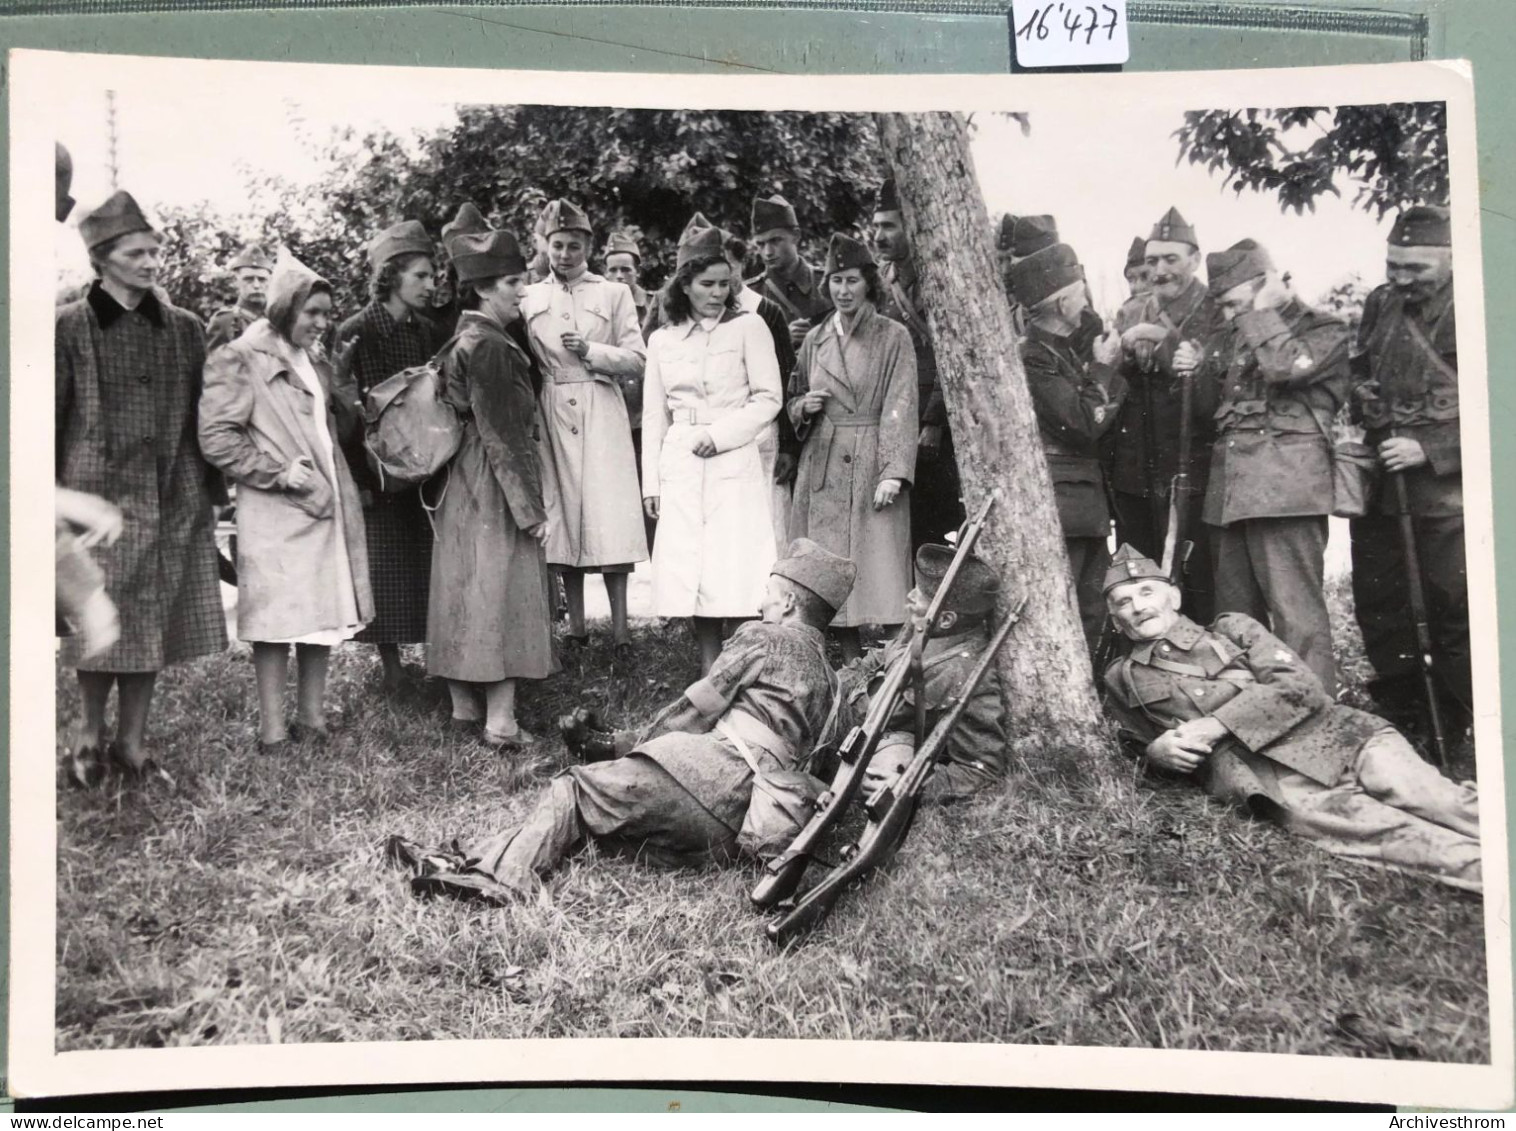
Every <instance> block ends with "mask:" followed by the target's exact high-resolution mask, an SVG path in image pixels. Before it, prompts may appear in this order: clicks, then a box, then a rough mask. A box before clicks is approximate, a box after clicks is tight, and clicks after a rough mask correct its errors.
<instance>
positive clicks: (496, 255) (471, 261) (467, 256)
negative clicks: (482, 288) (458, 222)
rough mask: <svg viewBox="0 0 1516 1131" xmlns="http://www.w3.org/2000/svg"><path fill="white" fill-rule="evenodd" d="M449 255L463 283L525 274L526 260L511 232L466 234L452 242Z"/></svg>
mask: <svg viewBox="0 0 1516 1131" xmlns="http://www.w3.org/2000/svg"><path fill="white" fill-rule="evenodd" d="M447 251H448V254H449V255H450V256H452V259H453V270H454V271H456V272H457V273H458V281H459V282H460V283H474V282H478V281H479V280H481V279H495V278H499V277H500V276H501V275H525V274H526V257H525V256H523V255H522V254H521V245H520V244H519V243H518V242H517V241H516V237H515V236H513V235H511V234H510V233H509V232H464V233H462V234H461V235H456V236H454V237H453V238H452V240H451V242H449V243H448V245H447Z"/></svg>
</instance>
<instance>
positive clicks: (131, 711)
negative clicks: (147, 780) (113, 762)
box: [116, 672, 158, 766]
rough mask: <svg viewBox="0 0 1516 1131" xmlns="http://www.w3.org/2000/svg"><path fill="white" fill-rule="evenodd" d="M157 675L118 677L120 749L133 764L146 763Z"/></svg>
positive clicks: (117, 737)
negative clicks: (148, 721) (148, 718)
mask: <svg viewBox="0 0 1516 1131" xmlns="http://www.w3.org/2000/svg"><path fill="white" fill-rule="evenodd" d="M157 682H158V673H157V672H118V673H117V675H116V696H117V698H116V748H117V749H118V750H119V751H120V752H121V755H122V756H123V757H124V758H125V759H126V760H127V761H128V762H130V763H131V764H132V765H134V766H138V765H141V764H142V761H143V759H144V758H146V757H147V755H146V754H145V753H144V751H143V745H144V742H145V740H146V736H147V716H148V711H149V710H151V708H152V705H153V688H154V686H156V684H157Z"/></svg>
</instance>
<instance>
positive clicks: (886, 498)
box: [874, 479, 904, 511]
mask: <svg viewBox="0 0 1516 1131" xmlns="http://www.w3.org/2000/svg"><path fill="white" fill-rule="evenodd" d="M902 486H904V483H903V482H902V481H901V480H899V479H885V480H882V481H881V482H880V484H879V486H877V487H875V488H874V509H875V510H876V511H882V510H884V508H885V507H887V506H889V505H890V504H891V503H893V502H894V501H895V500H896V499H898V498H899V497H900V488H901V487H902Z"/></svg>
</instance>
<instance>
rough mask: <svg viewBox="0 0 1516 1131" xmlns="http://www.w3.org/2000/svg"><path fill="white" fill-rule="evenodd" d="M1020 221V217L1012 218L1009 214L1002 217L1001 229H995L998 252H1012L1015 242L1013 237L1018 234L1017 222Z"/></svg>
mask: <svg viewBox="0 0 1516 1131" xmlns="http://www.w3.org/2000/svg"><path fill="white" fill-rule="evenodd" d="M1018 219H1020V217H1018V216H1012V215H1011V214H1010V213H1009V212H1007V213H1006V214H1005V215H1004V216H1002V217H1000V227H998V228H996V229H995V250H996V251H1010V250H1011V245H1012V243H1013V242H1014V239H1013V237H1014V236H1015V234H1016V221H1017V220H1018Z"/></svg>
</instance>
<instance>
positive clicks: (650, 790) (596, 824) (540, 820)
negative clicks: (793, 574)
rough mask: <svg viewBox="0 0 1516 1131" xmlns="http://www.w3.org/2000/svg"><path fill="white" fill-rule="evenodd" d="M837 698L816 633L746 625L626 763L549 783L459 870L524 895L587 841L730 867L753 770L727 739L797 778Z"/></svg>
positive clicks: (767, 767) (575, 771)
mask: <svg viewBox="0 0 1516 1131" xmlns="http://www.w3.org/2000/svg"><path fill="white" fill-rule="evenodd" d="M836 701H837V682H836V677H835V676H834V675H833V674H832V670H831V668H830V667H829V666H828V664H827V662H826V655H825V640H824V638H823V637H822V634H821V633H820V632H819V631H817V630H816V629H814V628H811V627H810V626H809V625H805V624H799V623H790V624H767V623H764V622H762V621H749V622H748V623H746V624H744V625H742V626H741V627H740V628H739V629H738V630H737V631H736V632H734V633H733V634H732V636H731V638H730V639H728V640H727V642H726V644H725V646H724V647H723V648H722V650H721V655H720V656H719V657H717V659H716V663H715V664H714V665H713V666H712V667H711V670H710V672H709V673H708V674H707V675H706V676H705V677H704V678H703V679H701V680H699V681H697V682H696V683H693V684H691V685H690V687H689V688H688V689H687V690H686V691H685V693H684V695H682V696H681V697H680V698H679V699H678V700H676V701H675V702H674V703H672V704H671V705H670V706H668V707H667V708H665V709H664V710H663V711H662V712H661V713H660V714H659V715H658V716H657V717H656V718H655V719H654V720H653V722H652V724H651V725H650V726H649V728H648V731H647V735H646V737H644V738H643V740H642V741H641V742H639V743H637V744H636V745H635V747H634V749H633V750H632V752H631V753H630V754H628V755H626V756H625V757H623V758H617V759H616V760H614V761H610V762H601V763H597V764H595V765H590V766H573V767H571V768H569V769H568V770H566V771H564V772H563V773H561V774H559V775H558V776H557V777H556V778H554V779H553V782H552V784H551V785H550V786H549V787H548V790H547V793H546V794H545V795H544V796H543V797H542V799H541V801H539V803H538V804H537V807H536V808H535V809H534V810H533V811H532V813H531V815H530V816H528V818H527V820H526V822H525V823H524V824H523V825H522V826H521V827H520V828H519V829H517V830H513V831H511V832H509V833H505V834H502V835H499V836H496V837H493V838H491V839H489V840H487V841H484V842H482V843H480V844H478V845H477V846H474V847H472V848H470V849H468V850H467V852H466V856H467V857H468V866H469V868H470V869H471V870H473V871H476V872H481V873H483V874H485V875H487V876H489V877H491V878H492V879H494V880H495V881H496V882H497V883H500V884H502V885H504V886H505V887H506V888H508V889H510V890H511V891H514V892H517V893H528V892H530V891H531V889H532V887H533V884H534V882H535V881H534V877H544V876H546V875H548V874H549V873H550V872H552V871H553V870H554V869H555V868H557V867H558V865H559V864H561V863H562V862H563V860H564V859H566V858H567V857H568V856H569V855H570V854H571V853H572V852H573V851H575V849H577V848H578V846H579V845H580V844H582V843H583V842H584V841H585V840H586V839H590V838H593V839H594V840H595V841H596V843H597V844H598V845H599V846H600V847H601V848H602V849H603V850H610V851H615V852H620V853H624V854H627V855H632V856H635V857H636V858H637V859H639V860H641V861H645V862H647V863H652V864H658V865H664V866H675V865H692V864H702V863H708V862H712V861H720V860H725V859H730V858H732V857H733V856H735V855H736V849H737V834H738V833H739V832H740V831H741V828H742V822H743V817H744V815H745V814H746V812H747V808H748V804H749V802H750V800H751V798H752V792H753V771H752V769H751V768H750V767H749V765H748V762H747V760H746V759H745V758H744V757H743V756H742V754H741V753H740V752H739V750H738V748H737V745H736V743H735V742H734V741H733V740H732V738H730V737H729V734H730V733H736V734H737V735H738V737H740V738H741V739H742V741H743V742H744V743H745V744H746V746H747V748H748V751H749V752H750V753H751V754H752V755H753V757H754V758H755V759H756V761H757V762H758V764H759V766H760V767H762V768H763V769H764V771H765V772H770V773H771V772H775V771H783V770H793V769H800V768H803V767H804V766H805V764H806V761H807V759H808V757H809V755H810V753H811V751H812V750H813V749H814V748H815V747H816V746H817V745H819V744H821V743H824V742H826V741H829V740H830V738H831V736H832V735H833V734H835V733H836V732H837V729H838V726H839V721H838V718H837V712H836V711H835V710H834V705H835V703H836ZM718 727H719V728H720V729H719V730H718ZM722 731H725V732H727V733H722Z"/></svg>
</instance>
